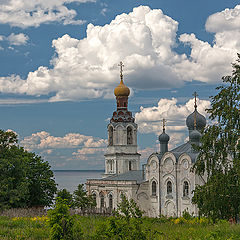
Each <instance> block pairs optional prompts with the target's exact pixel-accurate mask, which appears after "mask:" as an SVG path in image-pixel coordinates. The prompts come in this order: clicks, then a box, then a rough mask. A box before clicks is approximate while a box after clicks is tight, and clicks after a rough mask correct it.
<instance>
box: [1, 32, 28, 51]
mask: <svg viewBox="0 0 240 240" xmlns="http://www.w3.org/2000/svg"><path fill="white" fill-rule="evenodd" d="M28 40H29V37H28V36H27V35H26V34H24V33H19V34H15V33H11V34H10V35H9V36H3V35H0V41H6V42H8V43H9V45H11V46H13V45H14V46H20V45H26V44H27V42H28ZM11 46H10V47H9V48H12V47H11Z"/></svg>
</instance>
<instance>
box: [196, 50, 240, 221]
mask: <svg viewBox="0 0 240 240" xmlns="http://www.w3.org/2000/svg"><path fill="white" fill-rule="evenodd" d="M239 64H240V55H239V54H238V59H237V62H236V63H234V64H232V66H233V72H232V75H231V76H225V77H223V78H222V80H223V85H221V86H219V87H217V88H216V89H217V90H218V93H217V95H216V96H212V97H211V108H210V109H208V110H207V112H208V113H209V114H210V119H211V120H212V121H213V125H211V126H208V127H207V128H206V129H205V130H204V133H203V137H202V139H201V142H202V145H201V146H200V147H198V151H199V156H198V161H197V162H196V163H195V165H194V171H195V172H196V173H197V174H198V175H200V176H203V178H204V177H206V178H207V182H206V183H205V184H204V185H203V186H198V187H197V188H196V189H195V192H194V197H193V203H195V204H197V205H198V208H199V213H200V214H202V215H206V216H208V217H211V218H213V219H216V218H226V219H228V218H230V217H236V216H237V215H238V214H239V212H240V155H239V152H240V151H239V150H240V139H239V138H240V125H239V122H240V109H239V106H240V65H239Z"/></svg>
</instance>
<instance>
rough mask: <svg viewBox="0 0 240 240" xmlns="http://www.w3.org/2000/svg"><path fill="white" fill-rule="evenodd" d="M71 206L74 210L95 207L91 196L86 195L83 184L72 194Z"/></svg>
mask: <svg viewBox="0 0 240 240" xmlns="http://www.w3.org/2000/svg"><path fill="white" fill-rule="evenodd" d="M73 206H74V207H75V208H81V209H87V208H91V207H95V206H96V202H95V201H94V199H93V197H92V196H91V195H87V192H86V190H85V189H84V185H83V184H79V185H78V187H77V189H76V190H75V191H74V192H73Z"/></svg>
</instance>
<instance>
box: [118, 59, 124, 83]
mask: <svg viewBox="0 0 240 240" xmlns="http://www.w3.org/2000/svg"><path fill="white" fill-rule="evenodd" d="M118 66H119V67H120V78H121V80H122V79H123V67H124V65H123V62H122V61H121V62H120V63H119V64H118Z"/></svg>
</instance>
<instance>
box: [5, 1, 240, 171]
mask: <svg viewBox="0 0 240 240" xmlns="http://www.w3.org/2000/svg"><path fill="white" fill-rule="evenodd" d="M239 39H240V5H237V1H232V0H228V1H226V0H225V1H223V0H211V1H206V0H204V1H198V2H196V1H190V0H185V1H179V0H169V1H161V0H155V1H154V0H153V1H133V0H131V1H130V0H125V1H116V0H111V1H107V0H105V1H101V0H68V1H67V0H51V1H47V0H36V1H27V0H21V1H16V0H12V1H5V0H3V1H1V6H0V63H1V64H0V96H1V98H0V109H1V121H0V122H1V128H2V129H4V130H7V129H11V130H13V131H15V132H16V133H17V134H18V135H19V143H20V145H22V146H24V147H25V148H26V149H29V150H30V151H34V152H36V153H38V154H40V155H42V156H43V157H44V158H45V159H46V160H48V161H49V162H50V164H51V166H52V168H53V169H103V168H104V157H103V155H104V150H105V147H106V142H107V141H106V139H107V132H106V127H107V124H108V121H109V118H110V117H111V115H112V112H113V111H114V109H115V108H116V105H115V99H114V95H113V90H114V87H116V86H117V85H118V83H119V68H118V66H117V65H118V63H119V61H123V62H124V64H125V67H124V79H125V83H126V85H128V86H129V87H130V88H131V96H130V99H129V109H130V110H131V111H132V112H133V113H134V114H135V118H136V121H137V123H138V125H139V137H138V143H139V152H140V153H141V154H142V160H141V161H142V162H145V161H146V158H147V156H148V155H149V154H150V153H151V152H153V151H157V150H158V148H159V146H158V143H157V135H158V134H159V133H160V132H161V120H162V118H163V117H164V118H166V119H167V132H168V133H169V135H170V138H171V140H170V143H169V145H170V148H172V147H174V146H176V145H178V144H181V143H183V142H184V141H186V140H187V129H186V127H185V119H186V116H187V115H188V114H190V113H191V112H192V110H193V96H192V94H193V92H194V91H197V92H198V95H199V99H198V109H199V111H200V112H201V113H202V114H204V115H206V113H205V111H204V109H206V108H207V107H209V106H210V105H209V104H210V102H209V96H210V95H214V94H215V93H216V91H215V87H216V86H217V85H219V84H220V83H221V76H223V75H228V74H231V63H232V62H233V61H234V60H235V59H236V57H237V52H240V43H239Z"/></svg>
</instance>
